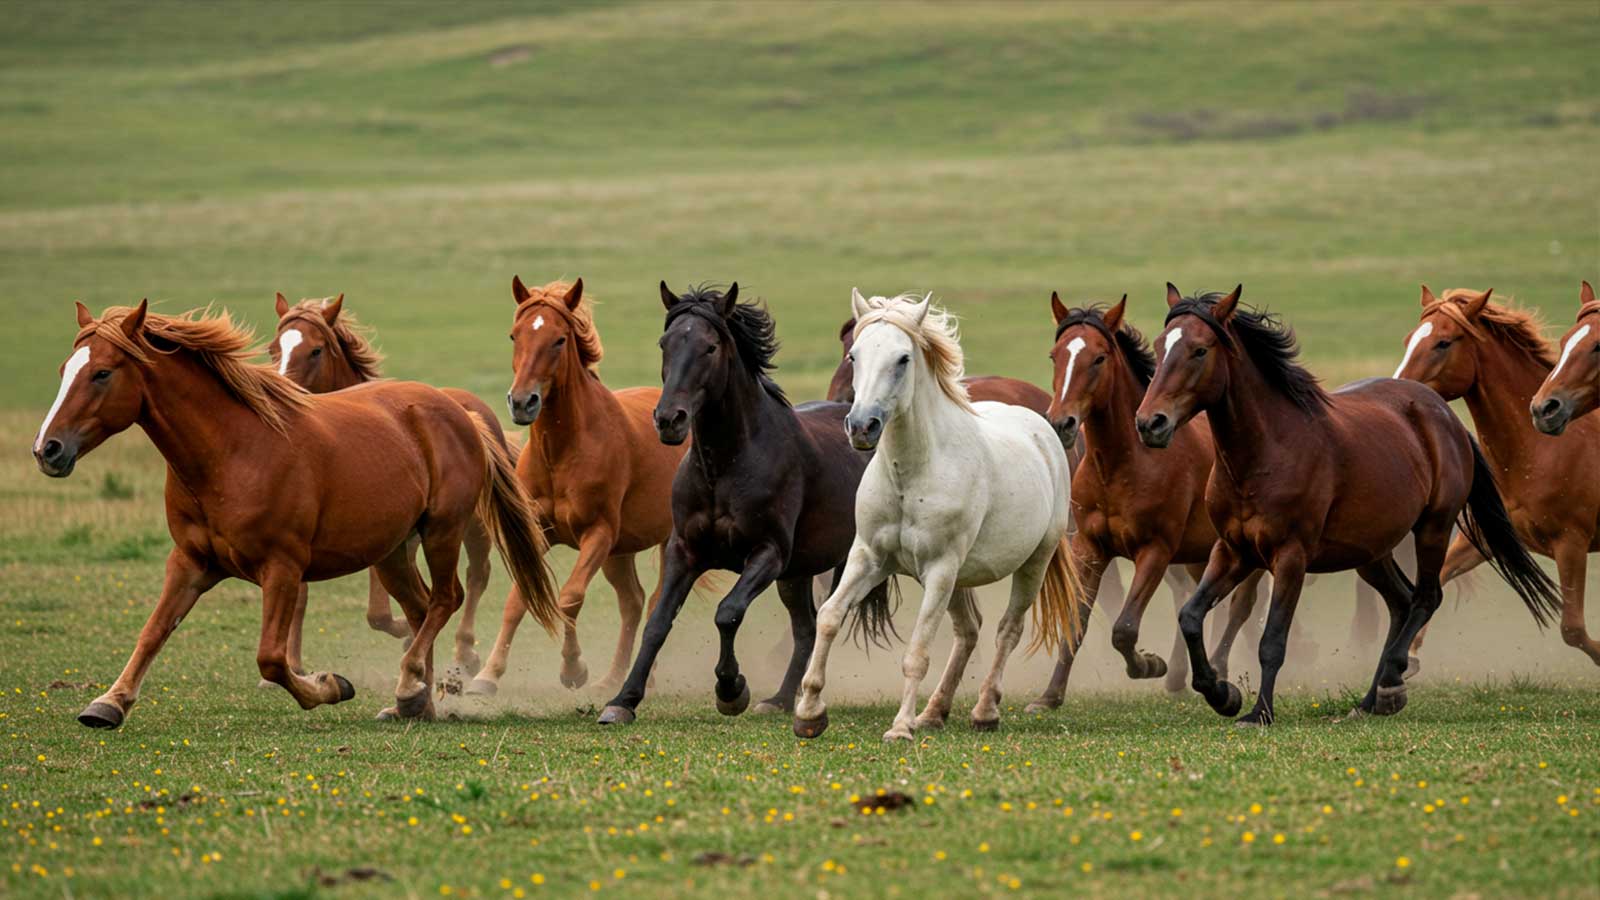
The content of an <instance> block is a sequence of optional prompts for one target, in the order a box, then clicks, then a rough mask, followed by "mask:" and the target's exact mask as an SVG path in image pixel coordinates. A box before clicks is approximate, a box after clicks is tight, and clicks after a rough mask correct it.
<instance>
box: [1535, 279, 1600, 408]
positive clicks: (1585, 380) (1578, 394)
mask: <svg viewBox="0 0 1600 900" xmlns="http://www.w3.org/2000/svg"><path fill="white" fill-rule="evenodd" d="M1596 406H1600V301H1597V300H1595V298H1594V288H1593V287H1590V286H1589V282H1587V281H1585V282H1584V283H1583V289H1582V290H1581V291H1580V292H1579V294H1578V321H1577V322H1575V323H1573V326H1572V328H1571V330H1569V331H1568V332H1567V333H1566V334H1564V335H1562V336H1561V358H1560V359H1559V360H1558V361H1557V362H1556V367H1555V370H1554V371H1552V372H1551V373H1550V375H1549V377H1547V378H1546V379H1545V380H1544V384H1543V385H1541V386H1540V387H1539V392H1538V393H1536V394H1534V395H1533V404H1532V407H1531V408H1530V409H1529V412H1531V413H1532V414H1533V424H1534V425H1535V426H1536V427H1537V428H1538V429H1539V430H1540V431H1542V432H1544V433H1545V434H1548V435H1560V434H1561V432H1562V431H1564V430H1566V427H1567V425H1568V424H1569V423H1571V422H1572V421H1573V420H1575V419H1577V418H1579V417H1581V416H1586V415H1588V414H1589V413H1592V412H1594V410H1595V407H1596Z"/></svg>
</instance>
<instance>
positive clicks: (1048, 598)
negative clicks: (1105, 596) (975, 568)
mask: <svg viewBox="0 0 1600 900" xmlns="http://www.w3.org/2000/svg"><path fill="white" fill-rule="evenodd" d="M1082 600H1083V583H1082V582H1080V581H1079V580H1078V567H1077V564H1076V562H1075V561H1074V557H1073V554H1072V544H1071V537H1070V536H1069V535H1066V534H1063V535H1062V536H1061V540H1060V541H1059V542H1057V544H1056V552H1055V553H1054V554H1052V555H1051V557H1050V565H1049V566H1048V567H1047V568H1046V569H1045V570H1044V586H1043V588H1041V589H1040V591H1039V601H1038V602H1037V603H1035V604H1033V640H1032V641H1030V642H1029V644H1028V652H1029V653H1033V652H1034V651H1036V650H1038V649H1039V648H1041V647H1043V648H1044V649H1046V650H1048V651H1050V652H1051V653H1054V652H1055V651H1056V648H1058V647H1060V646H1061V643H1062V642H1063V641H1073V642H1076V641H1077V640H1078V636H1079V635H1080V634H1081V633H1082V631H1083V619H1082V618H1081V616H1080V614H1079V610H1078V607H1079V604H1080V603H1081V602H1082Z"/></svg>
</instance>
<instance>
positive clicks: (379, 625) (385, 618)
mask: <svg viewBox="0 0 1600 900" xmlns="http://www.w3.org/2000/svg"><path fill="white" fill-rule="evenodd" d="M392 624H394V616H393V615H392V614H390V612H389V610H388V609H387V608H385V609H384V610H383V611H382V612H369V613H367V627H368V628H371V629H372V630H373V631H384V630H387V629H388V627H389V626H390V625H392Z"/></svg>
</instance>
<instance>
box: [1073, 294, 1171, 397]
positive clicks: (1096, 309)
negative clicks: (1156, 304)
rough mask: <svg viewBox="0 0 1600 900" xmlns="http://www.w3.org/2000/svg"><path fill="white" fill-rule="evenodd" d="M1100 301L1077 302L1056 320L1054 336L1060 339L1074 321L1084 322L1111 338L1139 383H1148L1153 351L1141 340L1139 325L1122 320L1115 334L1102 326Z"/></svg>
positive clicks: (1103, 309)
mask: <svg viewBox="0 0 1600 900" xmlns="http://www.w3.org/2000/svg"><path fill="white" fill-rule="evenodd" d="M1107 308H1108V307H1107V306H1106V305H1105V304H1104V303H1100V304H1096V305H1094V306H1080V307H1078V308H1076V309H1072V310H1069V311H1068V312H1067V316H1066V318H1064V319H1062V320H1061V321H1060V322H1057V323H1056V340H1060V339H1061V333H1062V332H1063V331H1066V330H1067V329H1068V328H1071V327H1072V326H1074V325H1088V326H1089V327H1090V328H1093V329H1095V330H1096V331H1098V332H1100V333H1101V334H1103V335H1105V336H1106V339H1107V340H1110V341H1115V342H1116V345H1117V349H1118V350H1120V351H1122V356H1123V358H1125V359H1126V360H1127V361H1128V368H1129V369H1132V370H1133V377H1134V378H1135V379H1137V380H1138V382H1139V386H1140V387H1149V386H1150V379H1152V378H1154V377H1155V374H1156V355H1155V352H1154V351H1152V350H1151V349H1150V345H1149V344H1146V343H1145V340H1144V335H1142V334H1140V333H1139V329H1137V328H1134V327H1133V326H1132V325H1129V324H1128V323H1127V321H1126V320H1124V321H1123V323H1122V327H1121V328H1118V329H1117V333H1116V334H1112V333H1111V329H1109V328H1107V327H1106V309H1107Z"/></svg>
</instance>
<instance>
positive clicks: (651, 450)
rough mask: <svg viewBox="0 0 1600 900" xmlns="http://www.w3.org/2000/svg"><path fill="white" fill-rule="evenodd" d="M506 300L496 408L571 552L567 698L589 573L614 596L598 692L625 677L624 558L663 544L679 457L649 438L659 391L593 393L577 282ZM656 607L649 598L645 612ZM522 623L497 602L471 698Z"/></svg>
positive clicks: (527, 480) (594, 376)
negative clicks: (519, 430)
mask: <svg viewBox="0 0 1600 900" xmlns="http://www.w3.org/2000/svg"><path fill="white" fill-rule="evenodd" d="M511 297H512V299H513V300H515V301H516V303H517V308H516V312H515V313H514V314H513V316H512V320H511V342H512V344H513V349H512V354H511V371H512V382H511V390H509V391H507V392H506V402H507V404H509V405H510V407H511V418H512V419H513V420H514V421H515V422H516V423H517V424H518V425H526V426H528V443H527V446H526V447H524V448H523V451H522V456H521V457H519V458H518V460H517V477H518V478H519V479H521V481H522V485H523V487H524V488H525V489H526V490H527V492H528V495H529V496H530V497H532V498H533V502H534V505H535V506H536V507H537V508H538V510H539V520H540V521H541V522H542V523H544V526H545V528H547V529H548V530H549V532H550V534H551V535H552V537H553V538H554V540H555V541H556V542H558V543H561V544H565V545H566V546H568V547H574V548H576V549H577V551H578V561H577V563H575V564H574V565H573V567H572V573H571V574H570V575H569V576H568V577H567V581H566V583H565V584H564V585H562V587H561V611H562V613H563V614H564V615H565V616H566V621H565V622H564V623H563V636H562V641H561V676H560V677H561V683H562V684H564V685H566V686H567V687H569V688H578V687H582V686H583V684H584V682H585V681H587V680H588V677H589V669H588V666H586V665H585V664H584V662H583V652H582V650H581V649H580V648H579V646H578V630H577V620H578V613H579V612H580V611H581V610H582V609H583V598H584V594H585V593H586V592H587V591H588V588H589V582H590V581H591V580H593V578H594V576H595V573H596V571H599V572H602V573H604V574H605V578H606V581H608V582H610V584H611V586H612V588H614V589H615V590H616V593H617V608H618V610H619V612H620V613H621V618H622V630H621V632H620V633H619V634H618V635H617V649H616V651H615V652H614V653H613V654H612V657H611V668H610V669H609V671H608V672H607V673H606V676H605V678H604V679H602V680H601V681H600V683H599V685H597V686H598V687H602V688H606V687H615V686H616V685H618V684H621V683H622V678H623V676H624V675H625V674H627V669H628V662H629V660H630V659H631V658H632V656H633V642H634V638H635V636H636V635H637V634H638V629H639V619H640V617H641V616H642V615H643V612H644V608H645V599H644V588H643V587H641V586H640V584H639V575H638V572H637V570H636V568H635V565H634V558H635V556H636V554H638V553H640V552H642V551H645V550H648V549H650V548H652V547H659V546H661V545H662V544H664V543H666V540H667V536H668V535H669V534H671V533H672V496H671V490H672V476H673V474H674V473H675V472H677V471H678V463H680V462H682V461H683V454H684V450H685V448H684V447H669V446H666V445H664V444H662V443H661V441H660V440H659V439H657V438H656V432H655V426H654V424H653V418H652V415H653V411H654V409H655V405H656V400H657V399H659V398H660V396H661V390H660V389H659V388H653V387H636V388H624V389H623V390H620V391H612V390H610V389H609V388H607V387H606V386H605V385H604V384H603V383H601V381H600V375H599V373H598V368H599V365H600V357H601V355H602V352H603V351H602V348H601V345H600V333H599V332H598V331H597V330H596V329H595V326H594V307H593V306H592V304H591V303H590V298H587V297H585V296H584V293H583V279H581V278H580V279H578V280H576V281H574V282H573V283H572V284H567V283H566V282H564V281H552V282H550V283H549V284H546V285H545V286H543V287H539V288H533V289H531V290H530V289H529V288H528V287H526V286H524V285H523V283H522V279H521V278H518V277H515V276H513V277H512V279H511ZM659 596H660V588H659V586H658V587H657V589H656V593H655V594H653V595H652V596H651V599H650V608H651V609H654V608H655V603H656V598H657V597H659ZM522 613H523V603H522V601H521V600H520V599H519V598H518V597H517V596H516V594H515V593H513V594H512V595H511V596H509V597H507V598H506V607H505V617H504V618H502V619H501V621H500V633H499V634H497V635H496V636H495V640H494V650H493V652H491V653H490V654H489V662H488V664H487V665H486V666H484V670H483V672H482V673H480V674H479V675H478V677H477V678H475V679H473V681H472V684H471V686H470V687H469V690H470V691H471V692H473V693H480V694H492V693H494V692H495V691H496V690H498V689H499V682H500V678H501V677H502V676H503V675H504V674H505V670H506V654H507V653H508V652H510V650H511V639H512V637H513V636H514V635H515V634H516V632H517V625H518V623H520V622H521V621H522Z"/></svg>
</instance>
